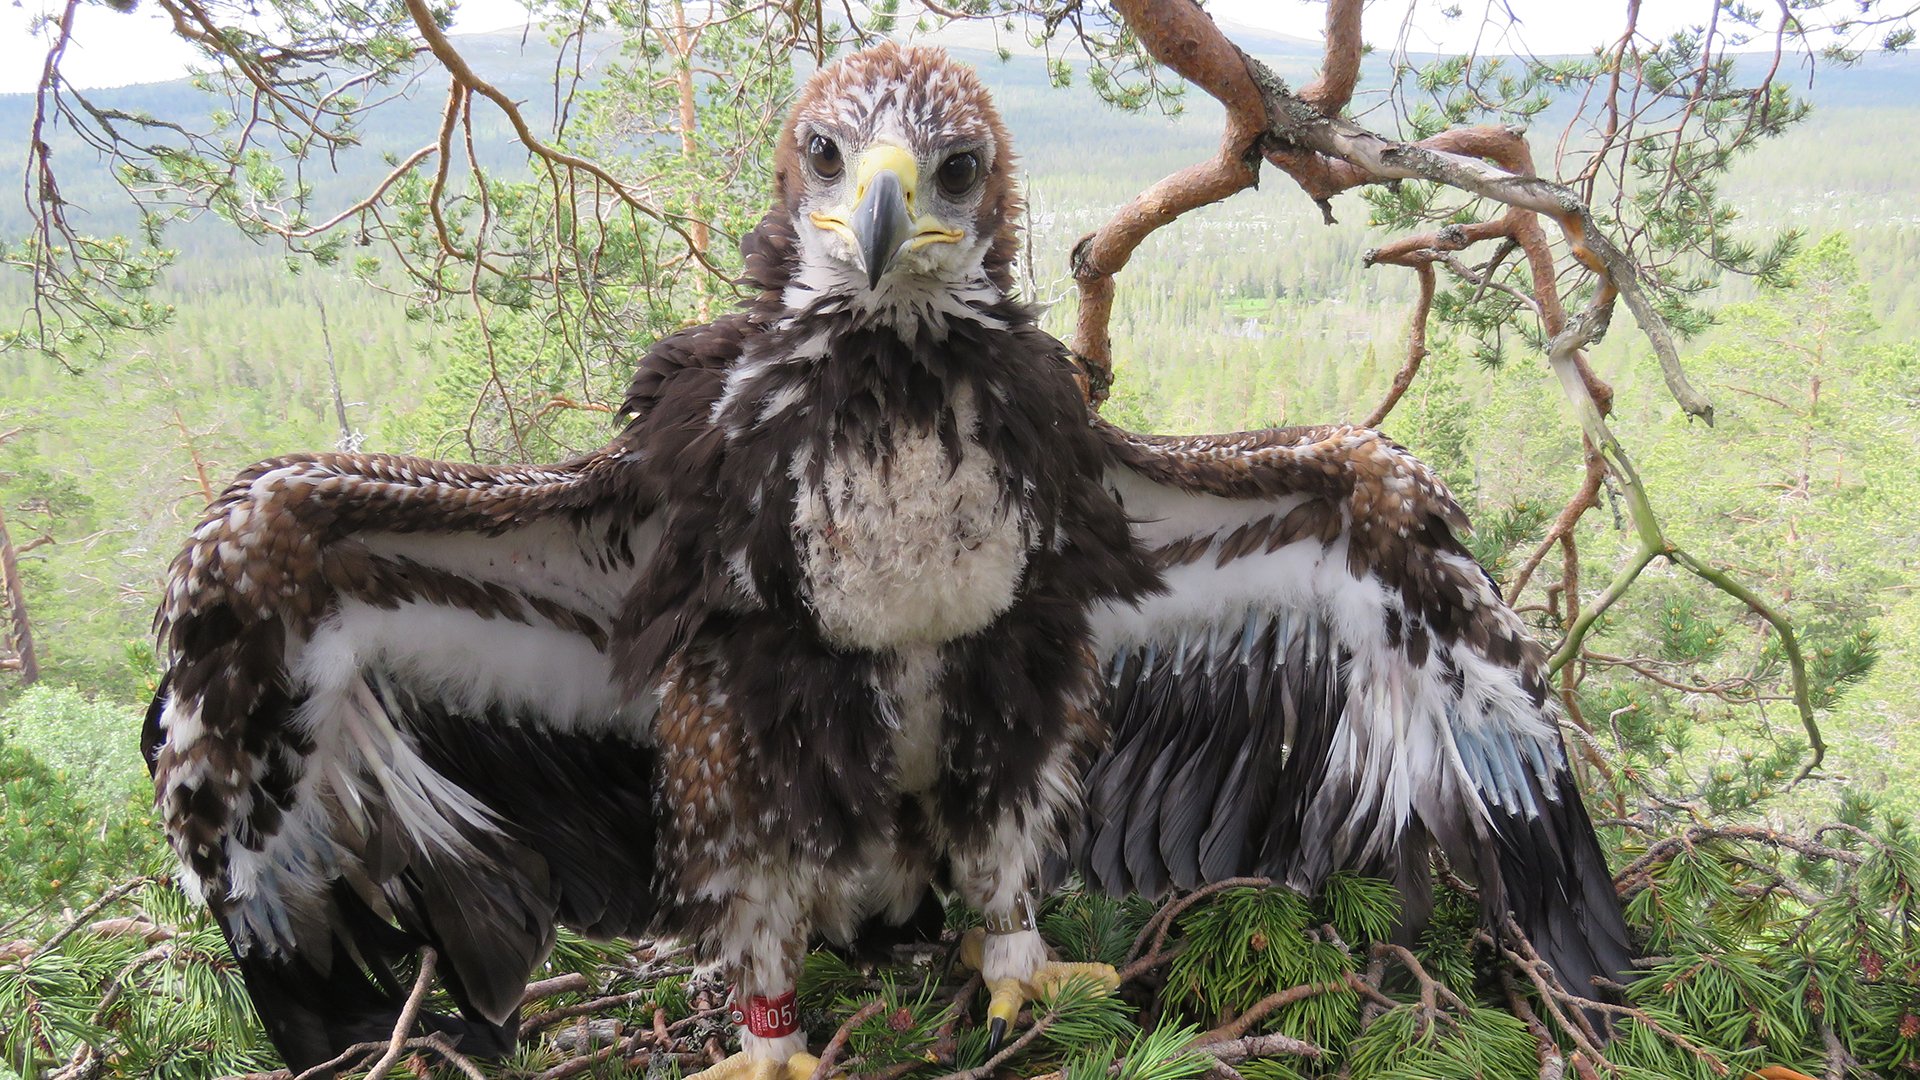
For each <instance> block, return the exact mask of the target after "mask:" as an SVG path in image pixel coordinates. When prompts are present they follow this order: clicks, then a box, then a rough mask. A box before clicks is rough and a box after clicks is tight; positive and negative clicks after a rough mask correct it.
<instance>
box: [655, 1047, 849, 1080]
mask: <svg viewBox="0 0 1920 1080" xmlns="http://www.w3.org/2000/svg"><path fill="white" fill-rule="evenodd" d="M819 1064H820V1059H819V1058H817V1057H814V1056H813V1055H812V1054H808V1053H804V1052H802V1053H798V1054H795V1055H793V1056H792V1057H790V1058H788V1059H787V1060H786V1063H785V1064H784V1065H783V1064H781V1063H780V1062H778V1061H775V1060H773V1059H772V1058H761V1057H752V1056H750V1055H748V1054H746V1053H745V1052H742V1053H738V1054H735V1055H733V1056H732V1057H730V1058H728V1059H726V1060H725V1061H722V1062H721V1063H719V1064H718V1065H714V1066H711V1067H710V1068H705V1069H702V1070H700V1071H699V1072H697V1073H694V1074H693V1075H692V1076H689V1077H687V1078H686V1080H809V1078H810V1077H812V1076H813V1070H814V1068H815V1067H816V1066H818V1065H819Z"/></svg>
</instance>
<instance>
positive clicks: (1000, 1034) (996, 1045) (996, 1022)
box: [987, 1016, 1007, 1057]
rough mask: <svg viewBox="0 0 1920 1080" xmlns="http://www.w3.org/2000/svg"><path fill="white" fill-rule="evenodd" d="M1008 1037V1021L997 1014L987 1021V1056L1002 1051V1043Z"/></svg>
mask: <svg viewBox="0 0 1920 1080" xmlns="http://www.w3.org/2000/svg"><path fill="white" fill-rule="evenodd" d="M1006 1037H1007V1022H1006V1021H1005V1020H1002V1019H1001V1018H999V1017H997V1016H996V1017H993V1018H992V1019H990V1020H988V1021H987V1056H988V1057H992V1056H993V1055H995V1054H997V1053H999V1052H1000V1044H1001V1043H1002V1042H1003V1041H1005V1040H1006Z"/></svg>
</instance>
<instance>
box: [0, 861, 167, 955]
mask: <svg viewBox="0 0 1920 1080" xmlns="http://www.w3.org/2000/svg"><path fill="white" fill-rule="evenodd" d="M152 883H153V879H152V878H151V877H137V878H134V879H133V880H132V881H123V882H121V883H120V884H118V885H115V886H114V887H113V888H111V889H108V890H107V891H106V892H105V893H103V894H101V896H100V899H98V900H95V901H94V902H93V903H91V904H88V905H87V906H86V907H84V908H81V909H80V914H78V915H75V916H74V917H73V918H72V919H71V920H69V921H68V922H67V925H65V926H63V927H61V928H60V932H59V933H57V934H55V935H53V936H52V937H50V938H48V939H47V941H46V944H44V945H41V946H40V947H39V948H38V949H36V950H34V951H33V953H32V954H31V955H29V956H28V957H27V958H26V960H25V962H24V963H25V964H31V963H33V961H35V960H38V959H39V958H41V957H42V956H45V955H47V954H48V953H50V952H52V951H53V950H55V949H57V948H59V947H60V945H61V943H62V942H64V941H66V940H67V939H68V938H70V937H72V936H73V935H74V933H75V932H76V931H78V930H79V929H80V928H81V927H83V926H86V925H87V924H88V923H90V922H92V921H93V917H94V916H95V915H98V914H100V913H101V912H102V911H104V910H106V908H107V907H108V906H109V905H111V904H114V903H116V902H117V901H119V900H120V899H122V898H123V897H125V896H126V895H127V894H128V893H131V892H133V891H134V890H135V889H138V888H140V887H142V886H145V885H150V884H152ZM23 966H24V964H23Z"/></svg>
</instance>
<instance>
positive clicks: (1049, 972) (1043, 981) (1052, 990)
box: [960, 929, 1120, 1057]
mask: <svg viewBox="0 0 1920 1080" xmlns="http://www.w3.org/2000/svg"><path fill="white" fill-rule="evenodd" d="M985 955H986V932H985V931H982V930H978V929H975V930H970V931H968V932H967V934H966V936H965V937H962V938H961V939H960V962H961V963H963V964H965V965H967V966H968V967H970V968H973V969H974V970H976V971H978V970H980V965H981V961H982V959H983V958H984V957H985ZM1076 979H1080V980H1084V981H1086V982H1088V983H1091V984H1092V985H1093V986H1094V988H1095V989H1096V990H1097V991H1098V992H1099V993H1102V994H1111V993H1113V992H1114V991H1115V990H1118V989H1120V973H1119V972H1118V971H1115V970H1114V968H1113V965H1112V964H1088V963H1062V962H1058V961H1050V962H1048V963H1044V964H1041V965H1040V966H1038V967H1036V968H1034V969H1033V972H1032V973H1031V974H1029V975H1028V976H1027V977H1026V978H1024V979H1012V978H1008V979H993V980H990V981H989V982H988V983H987V992H988V993H989V994H990V995H992V996H991V998H990V999H989V1001H988V1003H987V1055H988V1056H989V1057H991V1056H992V1055H993V1054H994V1053H995V1052H996V1051H998V1050H999V1049H1000V1043H1001V1042H1002V1041H1003V1040H1004V1039H1005V1038H1006V1037H1007V1029H1008V1028H1010V1027H1012V1026H1013V1021H1014V1018H1016V1017H1018V1016H1019V1015H1020V1009H1021V1007H1022V1006H1023V1005H1025V1004H1026V1003H1027V1001H1028V1000H1029V999H1032V998H1044V997H1051V996H1053V995H1054V994H1057V993H1059V992H1060V990H1061V988H1062V987H1064V986H1066V985H1067V984H1068V983H1070V982H1073V981H1074V980H1076Z"/></svg>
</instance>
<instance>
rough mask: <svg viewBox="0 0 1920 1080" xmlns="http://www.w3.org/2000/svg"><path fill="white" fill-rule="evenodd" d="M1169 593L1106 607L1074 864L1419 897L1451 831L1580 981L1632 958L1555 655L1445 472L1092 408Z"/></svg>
mask: <svg viewBox="0 0 1920 1080" xmlns="http://www.w3.org/2000/svg"><path fill="white" fill-rule="evenodd" d="M1103 430H1104V432H1105V434H1106V436H1107V439H1108V443H1109V446H1110V447H1111V450H1112V461H1113V464H1112V467H1111V470H1110V473H1109V477H1108V482H1109V486H1110V488H1111V490H1112V491H1113V492H1114V494H1115V496H1116V497H1117V498H1118V499H1120V500H1121V502H1122V503H1123V505H1124V506H1125V508H1126V511H1127V513H1128V515H1129V516H1130V517H1131V518H1133V519H1134V521H1135V523H1136V524H1135V526H1134V528H1135V534H1136V536H1137V537H1138V538H1139V539H1140V540H1141V542H1142V545H1143V546H1144V547H1146V548H1147V549H1148V550H1149V551H1151V552H1153V553H1155V556H1156V558H1157V560H1158V561H1159V563H1160V565H1161V568H1162V571H1163V572H1164V574H1165V575H1166V583H1167V590H1166V591H1165V592H1164V593H1162V594H1160V595H1157V596H1153V597H1149V598H1147V599H1145V600H1143V601H1141V602H1139V603H1135V604H1114V605H1111V606H1109V607H1107V608H1105V609H1103V610H1101V611H1100V612H1098V613H1097V614H1096V617H1095V628H1096V632H1097V634H1098V640H1099V648H1100V650H1101V655H1102V656H1103V657H1104V659H1105V662H1106V665H1107V667H1106V676H1107V681H1108V687H1109V690H1108V693H1109V696H1108V701H1107V706H1106V715H1107V719H1108V722H1109V726H1110V729H1111V732H1112V736H1111V741H1110V743H1109V745H1108V747H1107V749H1106V750H1105V751H1104V752H1103V753H1102V755H1101V756H1100V757H1099V758H1098V759H1097V760H1096V761H1095V762H1094V763H1093V764H1092V766H1091V768H1090V769H1089V771H1088V773H1087V777H1086V786H1087V802H1086V816H1085V820H1084V821H1083V822H1082V827H1081V829H1080V833H1079V841H1078V848H1077V850H1076V852H1075V856H1076V859H1075V861H1076V864H1077V865H1078V866H1079V868H1080V869H1081V871H1082V873H1083V874H1084V875H1085V876H1086V877H1087V878H1088V879H1089V880H1090V881H1091V882H1093V883H1095V884H1097V885H1100V886H1104V887H1106V888H1109V889H1112V890H1116V891H1119V890H1127V889H1132V890H1137V891H1140V892H1143V893H1147V894H1149V895H1154V894H1158V893H1160V892H1162V891H1164V890H1165V889H1167V888H1168V887H1169V886H1178V887H1181V888H1194V887H1196V886H1199V885H1202V884H1205V883H1207V882H1211V881H1219V880H1223V879H1225V878H1229V877H1234V876H1238V875H1247V874H1257V875H1261V876H1268V877H1272V878H1275V879H1276V880H1281V881H1285V882H1287V883H1288V884H1290V885H1293V886H1295V887H1297V888H1301V889H1307V890H1311V889H1313V888H1315V887H1317V886H1318V885H1319V884H1320V883H1321V882H1322V881H1323V880H1325V878H1326V877H1327V875H1328V874H1330V873H1333V872H1335V871H1339V870H1355V871H1360V872H1364V873H1369V874H1376V875H1381V876H1385V877H1387V878H1389V879H1391V880H1393V881H1394V882H1395V883H1396V884H1397V885H1398V886H1399V887H1400V890H1401V893H1402V896H1403V898H1404V901H1405V904H1406V906H1407V916H1408V919H1409V921H1410V922H1413V923H1416V924H1417V923H1418V922H1420V921H1423V920H1424V917H1425V915H1426V912H1427V910H1428V908H1429V906H1430V903H1431V890H1430V885H1429V868H1428V857H1429V852H1430V850H1431V849H1432V848H1433V847H1435V846H1437V847H1438V848H1439V849H1440V850H1441V851H1442V852H1444V853H1445V854H1446V855H1447V857H1448V859H1449V860H1450V861H1451V862H1452V864H1453V866H1454V867H1455V869H1456V870H1458V871H1460V872H1461V873H1463V874H1465V875H1468V876H1470V877H1472V878H1473V879H1475V880H1477V882H1478V884H1479V888H1480V893H1481V898H1482V901H1483V903H1484V905H1485V907H1486V909H1487V914H1488V916H1489V918H1490V920H1493V921H1494V924H1495V925H1499V922H1498V920H1499V919H1500V918H1501V917H1503V916H1504V914H1505V913H1506V912H1508V911H1511V912H1512V913H1513V914H1514V915H1515V917H1516V918H1517V919H1518V921H1519V923H1520V925H1521V926H1522V927H1523V928H1525V929H1526V930H1527V931H1528V933H1529V936H1530V937H1531V938H1532V939H1533V941H1534V942H1535V943H1536V945H1538V946H1539V948H1540V949H1541V951H1542V954H1543V956H1544V957H1545V958H1547V959H1548V960H1549V961H1550V962H1552V963H1554V964H1555V967H1556V970H1558V971H1559V973H1560V975H1561V977H1562V978H1563V979H1564V980H1566V981H1567V984H1568V985H1569V986H1572V987H1575V988H1582V989H1584V988H1586V987H1587V986H1588V979H1589V977H1590V976H1592V975H1596V974H1597V975H1604V976H1606V977H1608V978H1616V979H1617V978H1620V977H1621V973H1622V972H1624V971H1625V970H1626V968H1627V965H1628V962H1629V959H1630V957H1629V953H1628V947H1627V941H1626V933H1625V927H1624V924H1623V923H1622V921H1621V915H1620V908H1619V903H1618V901H1617V900H1616V899H1615V895H1614V891H1613V886H1612V881H1611V878H1610V876H1609V875H1608V872H1607V868H1606V863H1605V860H1604V858H1603V857H1602V856H1601V853H1600V850H1599V847H1598V844H1597V841H1596V839H1595V837H1594V835H1593V828H1592V825H1591V824H1590V823H1589V820H1588V817H1587V813H1586V810H1585V808H1584V806H1583V805H1582V803H1581V801H1580V796H1579V793H1578V791H1577V789H1576V788H1575V786H1574V784H1573V781H1572V778H1571V776H1570V775H1569V773H1568V770H1567V764H1566V755H1565V752H1564V750H1563V748H1562V745H1561V741H1560V736H1559V732H1558V731H1557V730H1556V726H1557V720H1558V707H1557V705H1556V703H1555V702H1554V700H1553V698H1552V697H1551V696H1550V695H1549V693H1548V691H1547V683H1546V668H1545V657H1544V653H1543V652H1542V650H1541V649H1540V647H1539V646H1538V645H1536V644H1535V643H1534V642H1532V641H1531V640H1530V639H1529V638H1528V637H1527V635H1526V632H1525V628H1524V627H1523V625H1522V624H1521V622H1520V619H1519V617H1518V616H1517V615H1515V614H1514V613H1513V611H1512V610H1511V609H1510V608H1508V607H1507V606H1506V604H1505V603H1504V602H1502V600H1501V598H1500V595H1499V593H1498V591H1497V590H1496V589H1495V587H1494V585H1493V583H1492V581H1491V580H1490V579H1489V578H1488V576H1487V575H1486V573H1485V572H1484V571H1483V570H1482V569H1481V568H1480V567H1479V565H1478V564H1476V563H1475V562H1474V560H1473V558H1472V557H1471V556H1470V555H1469V554H1468V553H1467V551H1466V549H1465V548H1464V547H1463V546H1462V545H1461V543H1460V540H1459V537H1460V535H1462V534H1463V533H1464V531H1465V530H1466V528H1467V523H1466V519H1465V517H1464V515H1463V514H1462V513H1461V511H1460V508H1459V507H1458V505H1457V504H1455V502H1454V501H1453V499H1452V497H1451V496H1450V495H1449V494H1448V493H1447V491H1446V488H1445V486H1444V485H1443V484H1442V483H1441V482H1440V481H1439V479H1438V478H1437V477H1435V476H1434V475H1433V474H1432V473H1431V472H1429V471H1428V470H1427V469H1426V468H1425V466H1423V465H1421V464H1420V463H1419V462H1418V461H1416V460H1414V458H1413V457H1412V455H1410V454H1408V453H1407V452H1406V451H1405V450H1403V449H1402V448H1400V447H1399V446H1397V445H1395V444H1394V443H1392V442H1391V441H1389V440H1388V439H1387V438H1385V437H1384V436H1382V435H1380V434H1379V433H1378V432H1375V431H1371V430H1367V429H1361V428H1351V427H1321V428H1294V429H1286V430H1269V431H1259V432H1247V433H1241V434H1235V435H1224V436H1197V437H1189V438H1169V437H1153V436H1140V435H1133V434H1129V433H1126V432H1123V431H1120V430H1118V429H1116V428H1111V427H1103Z"/></svg>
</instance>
